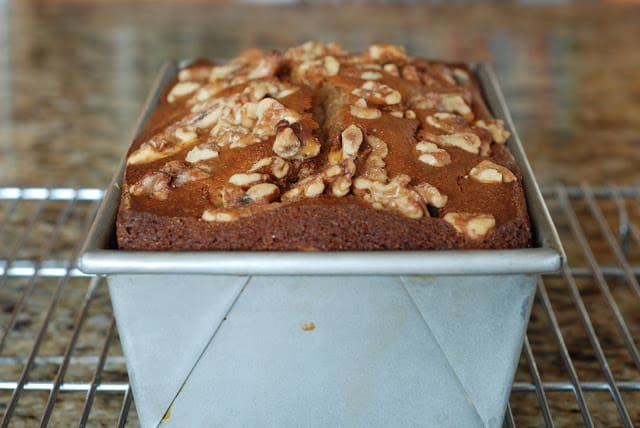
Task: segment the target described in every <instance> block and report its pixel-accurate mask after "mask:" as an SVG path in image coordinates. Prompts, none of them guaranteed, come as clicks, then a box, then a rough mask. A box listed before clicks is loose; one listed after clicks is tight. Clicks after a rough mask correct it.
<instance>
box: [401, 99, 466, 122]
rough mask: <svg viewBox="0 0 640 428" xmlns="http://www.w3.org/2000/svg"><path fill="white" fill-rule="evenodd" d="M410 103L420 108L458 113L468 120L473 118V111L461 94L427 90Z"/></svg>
mask: <svg viewBox="0 0 640 428" xmlns="http://www.w3.org/2000/svg"><path fill="white" fill-rule="evenodd" d="M410 104H411V106H412V107H414V108H419V109H437V110H440V111H446V112H451V113H458V114H460V115H462V116H463V117H464V118H465V119H467V120H473V111H471V108H470V107H469V106H468V105H467V103H466V102H465V100H464V98H463V96H462V95H460V94H440V93H436V92H427V93H426V94H422V95H417V96H415V97H413V99H411V101H410Z"/></svg>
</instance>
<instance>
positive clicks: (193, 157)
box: [185, 144, 218, 163]
mask: <svg viewBox="0 0 640 428" xmlns="http://www.w3.org/2000/svg"><path fill="white" fill-rule="evenodd" d="M217 157H218V150H216V148H215V147H214V146H213V145H211V144H200V145H199V146H196V147H194V148H193V149H191V150H190V151H189V153H187V157H186V158H185V160H186V161H187V162H189V163H196V162H200V161H204V160H208V159H213V158H217Z"/></svg>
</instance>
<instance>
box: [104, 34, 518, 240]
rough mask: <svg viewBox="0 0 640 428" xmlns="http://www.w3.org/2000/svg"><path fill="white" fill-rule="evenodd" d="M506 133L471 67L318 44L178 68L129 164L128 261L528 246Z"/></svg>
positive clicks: (120, 223)
mask: <svg viewBox="0 0 640 428" xmlns="http://www.w3.org/2000/svg"><path fill="white" fill-rule="evenodd" d="M508 137H509V132H508V131H507V130H505V128H504V124H503V123H502V121H500V120H496V119H494V118H493V117H492V116H491V113H490V112H489V111H488V109H487V107H486V105H485V103H484V101H483V99H482V94H481V92H480V89H479V86H478V82H477V80H476V78H475V76H474V75H473V73H472V72H471V70H469V69H468V68H467V67H466V66H465V65H463V64H445V63H441V62H434V61H428V60H424V59H417V58H412V57H410V56H408V55H407V54H406V53H405V51H404V50H403V49H402V48H400V47H397V46H391V45H372V46H370V47H369V48H368V49H367V50H365V51H364V52H363V53H362V54H357V55H353V54H349V53H347V52H345V51H343V50H342V48H340V47H339V46H337V45H334V44H328V45H324V44H321V43H318V42H309V43H306V44H304V45H302V46H299V47H296V48H292V49H289V50H286V51H284V52H272V53H270V54H263V53H262V52H260V51H257V50H250V51H246V52H243V53H242V54H241V55H240V56H238V57H237V58H235V59H233V60H231V61H229V62H227V63H225V64H221V65H214V64H213V63H211V62H209V61H204V60H200V61H196V62H194V63H193V64H191V65H190V66H188V67H186V68H184V69H182V70H181V71H180V72H179V73H178V75H177V77H176V79H175V80H174V81H173V82H171V83H170V84H169V85H168V86H167V87H166V88H165V90H164V93H163V95H162V99H161V101H160V102H159V104H158V106H157V108H156V109H155V111H154V112H153V114H152V115H151V117H150V119H149V120H148V121H147V123H146V125H145V127H144V129H143V130H142V132H141V133H140V135H139V136H138V137H137V138H136V140H135V141H134V142H133V144H132V146H131V149H130V151H129V153H128V158H127V165H126V172H125V176H124V180H123V186H122V199H121V204H120V208H119V211H118V218H117V238H118V245H119V247H120V248H121V249H125V250H383V249H393V250H415V249H460V248H520V247H526V246H527V245H528V244H529V242H530V239H531V231H530V225H529V219H528V214H527V207H526V204H525V199H524V192H523V188H522V180H521V175H520V171H519V169H518V166H517V165H516V163H515V161H514V159H513V157H512V155H511V153H510V152H509V150H508V148H507V147H506V146H505V144H504V143H505V141H506V140H507V139H508Z"/></svg>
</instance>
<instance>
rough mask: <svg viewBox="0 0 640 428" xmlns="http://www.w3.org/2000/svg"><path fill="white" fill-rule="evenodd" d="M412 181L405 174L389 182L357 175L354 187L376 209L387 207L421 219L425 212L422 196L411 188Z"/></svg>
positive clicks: (406, 215)
mask: <svg viewBox="0 0 640 428" xmlns="http://www.w3.org/2000/svg"><path fill="white" fill-rule="evenodd" d="M410 181H411V178H410V177H409V176H408V175H404V174H400V175H397V176H395V177H394V178H393V179H391V181H389V183H382V182H380V181H374V180H370V179H368V178H364V177H357V178H356V179H355V180H354V181H353V188H354V191H355V192H356V194H358V195H361V196H362V198H363V199H364V200H365V201H367V202H369V203H370V204H371V206H373V207H374V208H376V209H382V208H386V209H390V210H392V211H396V212H398V213H399V214H401V215H403V216H405V217H409V218H413V219H419V218H422V217H423V216H424V214H425V211H424V209H423V204H422V198H421V197H420V195H419V194H418V193H417V192H416V191H414V190H411V189H410V188H409V182H410Z"/></svg>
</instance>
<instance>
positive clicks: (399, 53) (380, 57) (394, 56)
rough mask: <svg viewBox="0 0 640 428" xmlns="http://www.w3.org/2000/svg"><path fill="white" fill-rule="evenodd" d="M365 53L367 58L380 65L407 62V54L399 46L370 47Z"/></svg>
mask: <svg viewBox="0 0 640 428" xmlns="http://www.w3.org/2000/svg"><path fill="white" fill-rule="evenodd" d="M367 53H368V55H369V58H371V59H372V60H374V61H376V62H381V63H387V62H396V61H406V60H407V54H406V53H405V50H404V48H402V47H400V46H394V45H385V44H378V45H372V46H370V47H369V49H368V50H367Z"/></svg>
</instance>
